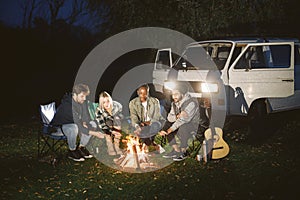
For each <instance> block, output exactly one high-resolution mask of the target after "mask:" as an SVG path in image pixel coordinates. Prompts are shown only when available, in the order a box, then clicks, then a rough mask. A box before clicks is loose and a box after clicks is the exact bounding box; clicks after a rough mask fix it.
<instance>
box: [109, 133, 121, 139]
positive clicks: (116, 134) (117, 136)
mask: <svg viewBox="0 0 300 200" xmlns="http://www.w3.org/2000/svg"><path fill="white" fill-rule="evenodd" d="M111 134H113V135H114V136H115V137H116V138H121V136H122V135H121V133H120V132H118V131H112V132H111Z"/></svg>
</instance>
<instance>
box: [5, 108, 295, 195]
mask: <svg viewBox="0 0 300 200" xmlns="http://www.w3.org/2000/svg"><path fill="white" fill-rule="evenodd" d="M275 118H276V120H274V122H273V123H274V125H276V129H275V130H274V132H273V133H272V135H270V136H269V137H268V138H264V139H263V142H261V143H257V144H252V143H251V144H250V143H248V142H247V140H245V139H244V138H245V132H246V131H245V128H244V127H238V128H236V129H233V130H227V131H225V133H224V139H225V141H226V142H227V143H228V144H229V146H230V154H229V155H228V156H227V157H226V158H224V159H221V160H215V161H211V162H208V163H206V164H205V163H203V162H198V161H196V160H195V159H193V158H188V159H186V160H184V161H182V162H173V163H172V164H170V165H168V166H167V167H164V168H162V169H160V170H157V171H153V172H147V173H127V172H123V171H119V170H116V169H112V168H110V167H108V166H106V165H104V164H102V163H101V162H99V161H98V160H96V159H95V158H92V159H88V160H86V161H85V162H81V163H76V162H73V161H71V160H69V159H62V160H61V161H60V162H59V163H58V165H57V166H55V167H54V166H52V165H51V164H49V163H47V162H40V161H38V159H37V132H38V131H39V130H40V125H39V123H38V122H37V121H33V122H31V123H23V124H20V123H18V124H16V123H12V124H7V125H1V126H0V132H1V134H0V137H1V139H0V159H1V161H0V168H1V169H0V170H1V172H0V178H1V185H0V187H1V193H0V195H1V196H0V197H1V199H38V198H42V199H296V197H297V196H299V195H300V190H299V189H298V187H297V185H298V180H299V178H300V174H299V164H300V160H299V153H300V152H299V150H300V147H299V144H298V143H299V142H298V140H299V139H300V120H299V112H288V113H285V114H281V115H278V116H276V117H275Z"/></svg>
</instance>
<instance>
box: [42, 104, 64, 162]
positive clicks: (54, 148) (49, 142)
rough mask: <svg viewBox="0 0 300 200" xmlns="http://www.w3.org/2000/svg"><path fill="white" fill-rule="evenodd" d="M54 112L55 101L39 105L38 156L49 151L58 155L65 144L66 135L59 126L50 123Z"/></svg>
mask: <svg viewBox="0 0 300 200" xmlns="http://www.w3.org/2000/svg"><path fill="white" fill-rule="evenodd" d="M55 112H56V108H55V102H52V103H49V104H47V105H40V114H41V119H42V130H41V131H40V132H39V133H38V157H39V158H40V157H42V156H45V155H46V154H48V153H49V152H52V153H54V154H55V156H60V150H61V147H63V146H64V145H65V144H67V137H66V136H65V134H64V133H63V130H62V127H61V126H53V125H51V124H50V122H51V120H52V119H53V117H54V114H55Z"/></svg>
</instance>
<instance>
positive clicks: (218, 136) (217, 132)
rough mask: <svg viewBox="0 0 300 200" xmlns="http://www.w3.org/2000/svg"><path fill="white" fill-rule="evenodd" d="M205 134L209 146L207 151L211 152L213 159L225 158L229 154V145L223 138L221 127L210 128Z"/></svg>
mask: <svg viewBox="0 0 300 200" xmlns="http://www.w3.org/2000/svg"><path fill="white" fill-rule="evenodd" d="M204 136H205V140H206V141H207V143H206V145H207V146H208V148H207V151H206V152H209V153H210V155H209V157H210V158H211V159H220V158H224V157H225V156H227V155H228V154H229V146H228V144H227V143H226V142H225V141H224V140H223V131H222V129H221V128H218V127H215V128H208V129H207V130H206V131H205V132H204ZM204 156H206V155H204Z"/></svg>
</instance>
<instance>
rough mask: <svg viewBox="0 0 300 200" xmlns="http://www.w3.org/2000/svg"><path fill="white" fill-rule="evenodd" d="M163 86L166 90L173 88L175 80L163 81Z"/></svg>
mask: <svg viewBox="0 0 300 200" xmlns="http://www.w3.org/2000/svg"><path fill="white" fill-rule="evenodd" d="M164 87H165V88H166V89H167V90H174V89H175V87H176V83H175V82H171V81H168V82H164Z"/></svg>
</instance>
